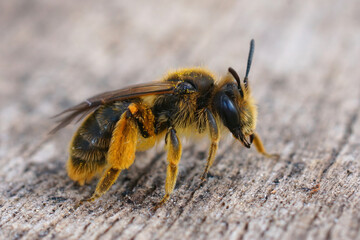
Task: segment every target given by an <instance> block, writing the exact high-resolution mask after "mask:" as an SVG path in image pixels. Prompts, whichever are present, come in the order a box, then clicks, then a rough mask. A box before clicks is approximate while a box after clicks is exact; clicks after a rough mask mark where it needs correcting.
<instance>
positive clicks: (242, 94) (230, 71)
mask: <svg viewBox="0 0 360 240" xmlns="http://www.w3.org/2000/svg"><path fill="white" fill-rule="evenodd" d="M228 71H229V73H231V75H232V76H233V77H234V78H235V80H236V82H237V84H238V89H239V92H240V95H241V96H242V97H244V92H243V90H242V88H241V84H240V77H239V75H238V74H237V72H236V71H235V70H234V69H233V68H232V67H229V69H228Z"/></svg>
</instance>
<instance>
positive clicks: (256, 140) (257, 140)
mask: <svg viewBox="0 0 360 240" xmlns="http://www.w3.org/2000/svg"><path fill="white" fill-rule="evenodd" d="M252 137H253V143H254V145H255V148H256V150H257V151H258V152H259V153H261V154H262V155H264V156H265V157H267V158H272V159H279V158H280V155H279V154H270V153H268V152H266V150H265V147H264V145H263V143H262V141H261V139H260V137H259V134H257V133H254V134H253V135H252Z"/></svg>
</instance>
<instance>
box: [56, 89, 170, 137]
mask: <svg viewBox="0 0 360 240" xmlns="http://www.w3.org/2000/svg"><path fill="white" fill-rule="evenodd" d="M175 85H176V83H171V82H152V83H146V84H138V85H133V86H130V87H128V88H123V89H118V90H114V91H109V92H104V93H100V94H98V95H95V96H93V97H91V98H89V99H87V100H85V101H84V102H82V103H80V104H78V105H76V106H73V107H70V108H68V109H66V110H64V111H63V112H61V113H59V114H57V115H55V116H54V118H57V117H59V116H61V115H64V117H63V118H62V119H60V120H59V124H58V125H57V126H56V127H55V128H54V129H52V130H51V131H50V134H53V133H55V132H57V131H58V130H60V129H61V128H63V127H65V126H67V125H68V124H69V123H71V122H72V121H73V120H74V119H75V118H77V121H79V120H81V119H82V118H84V117H85V116H86V115H88V114H89V113H91V112H93V111H94V110H96V109H97V108H98V107H99V106H101V105H104V104H109V103H112V102H115V101H121V100H126V99H131V98H136V97H142V96H148V95H156V94H165V93H173V92H174V89H175Z"/></svg>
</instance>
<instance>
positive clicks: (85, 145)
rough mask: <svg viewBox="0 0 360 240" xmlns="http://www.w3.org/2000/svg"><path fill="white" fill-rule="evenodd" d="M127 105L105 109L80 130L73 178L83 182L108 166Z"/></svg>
mask: <svg viewBox="0 0 360 240" xmlns="http://www.w3.org/2000/svg"><path fill="white" fill-rule="evenodd" d="M127 105H128V104H126V103H116V104H114V105H110V106H104V107H101V108H99V109H98V110H96V111H95V112H94V113H92V114H91V115H90V116H89V117H87V119H86V120H85V121H84V122H83V124H82V125H81V126H80V127H79V129H78V131H77V132H76V134H75V136H74V137H73V141H72V143H71V146H70V159H69V163H68V173H69V176H70V177H71V178H73V179H74V180H77V181H79V182H80V181H82V180H83V178H84V177H82V176H88V177H90V176H92V175H94V174H95V173H97V172H99V171H101V170H102V169H103V168H104V167H105V166H106V163H107V161H106V155H107V152H108V150H109V146H110V141H111V137H112V132H113V130H114V127H115V125H116V122H117V121H118V120H119V118H120V116H121V114H122V113H123V112H124V111H125V109H126V107H127ZM84 180H86V179H84Z"/></svg>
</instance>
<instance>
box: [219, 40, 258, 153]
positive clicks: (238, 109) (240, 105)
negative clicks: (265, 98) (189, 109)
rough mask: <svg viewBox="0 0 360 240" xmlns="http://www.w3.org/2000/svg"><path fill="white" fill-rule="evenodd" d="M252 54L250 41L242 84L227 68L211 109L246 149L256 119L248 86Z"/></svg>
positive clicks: (248, 145) (252, 41)
mask: <svg viewBox="0 0 360 240" xmlns="http://www.w3.org/2000/svg"><path fill="white" fill-rule="evenodd" d="M253 52H254V40H251V42H250V52H249V58H248V64H247V69H246V75H245V78H244V82H243V83H241V81H240V78H239V75H238V74H237V73H236V71H235V70H234V69H232V68H229V73H228V74H227V75H226V76H225V77H224V78H223V79H222V80H221V82H220V83H219V90H218V91H217V92H216V94H215V96H214V100H213V107H214V109H215V111H216V112H217V114H218V116H219V118H220V120H221V122H222V123H223V124H224V125H225V127H227V128H228V129H229V130H230V132H231V133H232V134H233V136H234V137H235V138H236V139H238V140H239V141H241V142H242V143H243V145H244V146H245V147H247V148H250V145H251V143H252V140H253V136H254V135H253V133H254V131H255V127H256V119H257V110H256V105H255V103H254V100H253V98H252V97H251V92H250V87H249V85H248V74H249V71H250V67H251V62H252V56H253ZM234 80H235V81H234Z"/></svg>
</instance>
